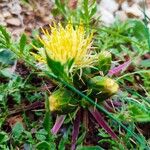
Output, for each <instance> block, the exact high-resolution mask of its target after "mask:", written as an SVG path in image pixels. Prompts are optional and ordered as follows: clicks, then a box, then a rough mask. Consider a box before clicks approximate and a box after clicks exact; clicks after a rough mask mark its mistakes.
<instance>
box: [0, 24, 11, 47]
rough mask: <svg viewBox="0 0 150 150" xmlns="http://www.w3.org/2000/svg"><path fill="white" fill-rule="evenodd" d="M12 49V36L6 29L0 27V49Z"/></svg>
mask: <svg viewBox="0 0 150 150" xmlns="http://www.w3.org/2000/svg"><path fill="white" fill-rule="evenodd" d="M9 47H10V35H9V34H8V32H7V31H6V29H5V28H4V27H3V26H1V25H0V48H9Z"/></svg>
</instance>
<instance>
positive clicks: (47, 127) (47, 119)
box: [43, 111, 51, 133]
mask: <svg viewBox="0 0 150 150" xmlns="http://www.w3.org/2000/svg"><path fill="white" fill-rule="evenodd" d="M43 127H44V129H45V130H46V131H47V133H49V132H50V129H51V118H50V111H46V114H45V118H44V121H43Z"/></svg>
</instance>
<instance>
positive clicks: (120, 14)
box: [115, 10, 128, 21]
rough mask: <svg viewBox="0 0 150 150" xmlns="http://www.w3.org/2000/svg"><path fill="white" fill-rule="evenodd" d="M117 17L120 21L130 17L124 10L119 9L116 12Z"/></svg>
mask: <svg viewBox="0 0 150 150" xmlns="http://www.w3.org/2000/svg"><path fill="white" fill-rule="evenodd" d="M115 17H116V18H117V19H119V20H120V21H126V20H127V19H128V17H127V14H126V13H125V11H123V10H119V11H117V12H116V13H115Z"/></svg>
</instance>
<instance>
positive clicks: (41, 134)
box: [35, 129, 48, 141]
mask: <svg viewBox="0 0 150 150" xmlns="http://www.w3.org/2000/svg"><path fill="white" fill-rule="evenodd" d="M47 134H48V133H47V132H46V131H45V130H44V129H40V130H39V131H38V132H37V133H36V134H35V137H36V138H37V140H39V141H44V140H46V135H47Z"/></svg>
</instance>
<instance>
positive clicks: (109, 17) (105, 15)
mask: <svg viewBox="0 0 150 150" xmlns="http://www.w3.org/2000/svg"><path fill="white" fill-rule="evenodd" d="M99 16H100V19H101V21H102V22H103V23H104V24H106V25H110V24H112V23H113V22H114V21H115V17H114V15H113V14H112V13H111V12H109V11H108V10H107V9H105V8H100V14H99Z"/></svg>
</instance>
